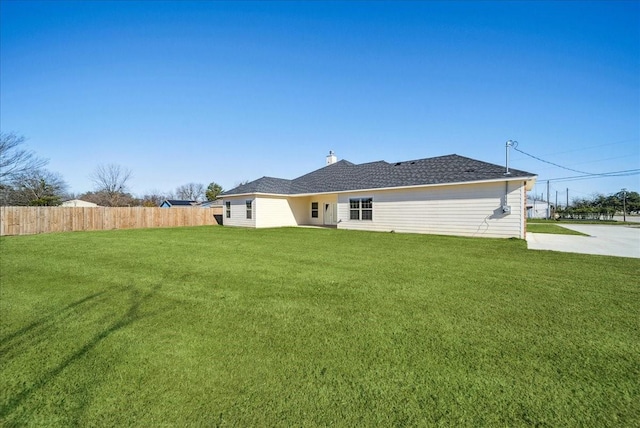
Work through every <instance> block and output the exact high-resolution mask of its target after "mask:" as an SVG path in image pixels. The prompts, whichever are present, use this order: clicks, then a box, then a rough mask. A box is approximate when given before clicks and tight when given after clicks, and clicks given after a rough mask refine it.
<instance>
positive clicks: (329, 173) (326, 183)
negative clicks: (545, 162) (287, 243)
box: [220, 155, 535, 197]
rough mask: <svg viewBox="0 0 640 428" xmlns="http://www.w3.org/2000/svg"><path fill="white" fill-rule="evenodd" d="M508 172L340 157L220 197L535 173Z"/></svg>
mask: <svg viewBox="0 0 640 428" xmlns="http://www.w3.org/2000/svg"><path fill="white" fill-rule="evenodd" d="M509 171H510V174H509V175H508V176H505V174H504V172H505V167H504V166H500V165H495V164H491V163H487V162H482V161H479V160H475V159H471V158H466V157H464V156H458V155H447V156H439V157H434V158H427V159H417V160H412V161H405V162H397V163H388V162H385V161H378V162H370V163H363V164H359V165H356V164H353V163H351V162H349V161H346V160H341V161H339V162H336V163H334V164H331V165H328V166H325V167H324V168H320V169H318V170H316V171H313V172H310V173H309V174H305V175H303V176H301V177H298V178H295V179H293V180H285V179H282V178H273V177H262V178H260V179H258V180H255V181H252V182H250V183H247V184H243V185H241V186H238V187H236V188H235V189H231V190H229V191H227V192H224V193H222V194H221V195H220V196H222V197H224V196H225V195H239V194H247V193H270V194H281V195H295V194H301V193H325V192H340V191H346V190H359V189H382V188H389V187H405V186H420V185H429V184H445V183H463V182H473V181H484V180H497V179H504V178H506V177H509V178H518V177H533V176H535V174H532V173H530V172H526V171H520V170H517V169H510V170H509Z"/></svg>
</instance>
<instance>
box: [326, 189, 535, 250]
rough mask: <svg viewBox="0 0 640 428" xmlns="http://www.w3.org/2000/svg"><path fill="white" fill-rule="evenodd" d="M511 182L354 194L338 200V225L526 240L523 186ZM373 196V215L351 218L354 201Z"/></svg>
mask: <svg viewBox="0 0 640 428" xmlns="http://www.w3.org/2000/svg"><path fill="white" fill-rule="evenodd" d="M506 190H507V189H506V183H505V182H502V183H484V184H466V185H455V186H436V187H428V188H422V189H418V190H416V189H406V190H378V191H373V192H372V191H367V192H366V194H365V193H364V192H363V193H360V194H359V193H358V192H353V193H345V194H340V195H339V198H338V219H339V220H342V221H339V223H338V227H339V228H342V229H359V230H375V231H391V230H393V231H396V232H407V233H431V234H441V235H460V236H484V237H503V238H508V237H517V238H524V222H523V218H524V210H525V207H524V184H523V182H520V181H517V182H516V181H513V182H510V183H509V191H508V199H507V204H508V205H510V206H511V214H508V215H504V214H503V213H502V205H504V197H505V191H506ZM371 196H373V211H374V212H373V219H372V220H369V221H362V220H360V221H354V220H350V216H351V204H350V199H354V198H366V197H371Z"/></svg>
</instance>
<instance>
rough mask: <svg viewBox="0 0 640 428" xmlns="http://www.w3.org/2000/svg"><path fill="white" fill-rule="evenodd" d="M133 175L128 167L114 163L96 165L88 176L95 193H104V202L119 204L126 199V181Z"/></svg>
mask: <svg viewBox="0 0 640 428" xmlns="http://www.w3.org/2000/svg"><path fill="white" fill-rule="evenodd" d="M132 176H133V173H132V172H131V170H130V169H129V168H125V167H122V166H120V165H116V164H108V165H98V166H97V167H96V169H95V170H94V171H93V173H92V174H91V176H90V178H91V181H93V184H94V185H95V193H99V194H103V195H104V197H105V198H104V202H103V203H104V204H106V205H108V206H112V207H115V206H120V205H122V204H123V203H124V202H123V200H124V199H127V198H126V196H129V197H130V196H131V195H128V194H127V183H128V181H129V180H130V179H131V177H132Z"/></svg>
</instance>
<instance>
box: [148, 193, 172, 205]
mask: <svg viewBox="0 0 640 428" xmlns="http://www.w3.org/2000/svg"><path fill="white" fill-rule="evenodd" d="M165 199H173V198H172V196H171V193H165V192H162V191H160V190H155V189H154V190H150V191H148V192H147V193H145V194H144V196H142V206H144V207H159V206H160V204H162V202H163V201H164V200H165Z"/></svg>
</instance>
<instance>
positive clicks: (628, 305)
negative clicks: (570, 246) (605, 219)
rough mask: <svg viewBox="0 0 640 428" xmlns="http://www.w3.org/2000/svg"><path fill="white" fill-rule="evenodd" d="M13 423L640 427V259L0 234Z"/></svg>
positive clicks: (258, 237) (177, 237)
mask: <svg viewBox="0 0 640 428" xmlns="http://www.w3.org/2000/svg"><path fill="white" fill-rule="evenodd" d="M0 251H1V254H2V258H1V260H0V268H1V270H0V280H1V287H0V314H2V320H1V321H2V322H1V328H0V338H1V343H0V352H1V354H0V355H1V358H2V367H3V370H2V371H1V373H0V380H1V382H0V383H1V385H2V388H0V389H1V391H0V418H2V420H3V421H4V422H5V423H6V424H7V425H13V424H17V425H23V424H26V425H41V424H46V425H57V426H63V425H64V426H68V425H123V424H126V425H154V424H156V425H221V426H291V425H295V426H319V425H336V426H358V425H359V426H362V425H367V426H371V425H446V426H451V425H466V426H478V425H503V426H519V425H522V426H526V425H540V426H558V425H562V426H567V425H570V426H571V425H574V426H575V425H580V426H584V425H590V426H619V425H627V426H633V425H638V423H639V422H640V404H639V397H640V394H639V392H640V387H639V386H638V382H637V379H638V378H639V377H640V357H639V355H640V339H639V337H640V334H639V333H640V328H639V327H640V321H639V320H638V316H637V314H638V313H639V309H640V286H639V285H638V280H637V278H638V274H639V273H640V261H638V260H635V259H629V258H615V257H602V256H589V255H580V254H568V253H566V254H565V253H550V252H532V251H527V249H526V243H525V242H524V241H520V240H495V239H471V238H455V237H444V236H428V235H410V234H391V233H370V232H355V231H343V230H332V229H304V228H282V229H264V230H253V229H235V228H224V227H196V228H179V229H148V230H128V231H108V232H90V233H66V234H51V235H38V236H24V237H6V238H2V239H1V240H0Z"/></svg>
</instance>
